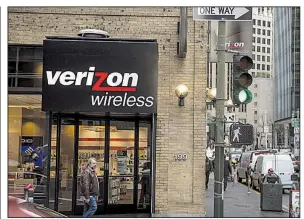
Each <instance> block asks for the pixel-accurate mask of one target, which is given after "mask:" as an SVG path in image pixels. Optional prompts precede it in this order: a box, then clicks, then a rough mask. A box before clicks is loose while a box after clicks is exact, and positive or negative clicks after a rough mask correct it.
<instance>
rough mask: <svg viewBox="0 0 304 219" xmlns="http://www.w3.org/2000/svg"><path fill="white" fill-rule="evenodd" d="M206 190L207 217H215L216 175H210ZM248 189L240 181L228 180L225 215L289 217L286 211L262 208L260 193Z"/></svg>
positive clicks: (225, 195) (225, 194)
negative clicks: (267, 210)
mask: <svg viewBox="0 0 304 219" xmlns="http://www.w3.org/2000/svg"><path fill="white" fill-rule="evenodd" d="M208 187H209V188H208V190H207V192H206V199H207V200H206V209H207V212H206V217H214V213H213V210H214V196H213V190H214V175H213V173H212V174H211V175H210V180H209V186H208ZM247 191H248V189H247V187H246V186H245V185H241V184H239V183H238V182H235V183H234V186H233V183H232V182H228V187H227V190H226V192H225V193H224V217H251V218H253V217H277V218H282V217H288V213H286V212H266V211H261V210H260V194H259V193H258V192H256V191H254V190H250V194H249V195H248V193H247Z"/></svg>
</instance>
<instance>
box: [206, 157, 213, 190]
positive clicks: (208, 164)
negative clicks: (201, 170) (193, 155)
mask: <svg viewBox="0 0 304 219" xmlns="http://www.w3.org/2000/svg"><path fill="white" fill-rule="evenodd" d="M211 171H212V164H211V161H210V160H209V158H208V157H207V156H206V189H208V183H209V175H210V172H211Z"/></svg>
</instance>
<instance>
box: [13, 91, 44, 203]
mask: <svg viewBox="0 0 304 219" xmlns="http://www.w3.org/2000/svg"><path fill="white" fill-rule="evenodd" d="M48 121H49V119H48V115H47V114H46V113H45V112H42V111H41V96H40V95H12V94H10V95H9V107H8V159H9V164H8V166H9V167H8V168H9V176H8V184H9V195H11V196H15V197H20V198H24V187H25V186H26V185H28V184H32V185H33V186H34V202H35V203H38V204H45V202H46V194H47V164H48V139H49V137H48V133H49V131H48Z"/></svg>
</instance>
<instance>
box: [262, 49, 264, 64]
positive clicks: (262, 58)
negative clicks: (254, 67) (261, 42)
mask: <svg viewBox="0 0 304 219" xmlns="http://www.w3.org/2000/svg"><path fill="white" fill-rule="evenodd" d="M263 49H265V48H264V47H263ZM264 52H265V51H264ZM262 61H263V62H265V56H262Z"/></svg>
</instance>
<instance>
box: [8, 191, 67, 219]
mask: <svg viewBox="0 0 304 219" xmlns="http://www.w3.org/2000/svg"><path fill="white" fill-rule="evenodd" d="M8 217H19V218H20V217H22V218H25V217H26V218H27V217H46V218H66V217H67V216H65V215H63V214H60V213H58V212H56V211H53V210H51V209H49V208H46V207H43V206H41V205H38V204H34V203H30V202H27V201H25V200H23V199H19V198H15V197H12V196H9V202H8Z"/></svg>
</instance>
